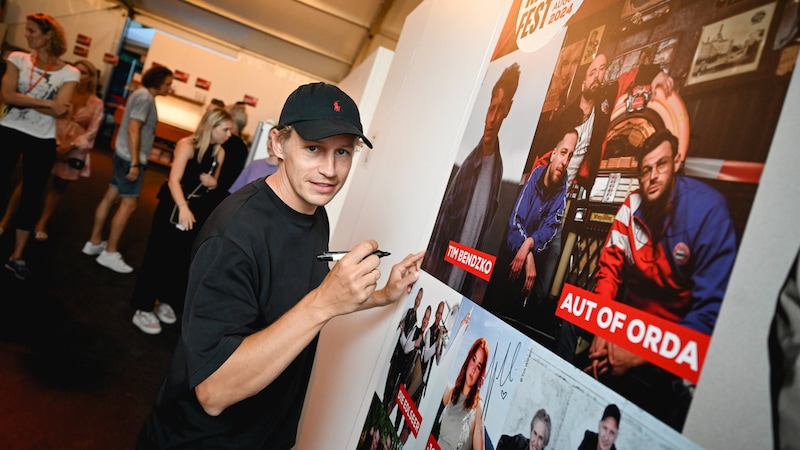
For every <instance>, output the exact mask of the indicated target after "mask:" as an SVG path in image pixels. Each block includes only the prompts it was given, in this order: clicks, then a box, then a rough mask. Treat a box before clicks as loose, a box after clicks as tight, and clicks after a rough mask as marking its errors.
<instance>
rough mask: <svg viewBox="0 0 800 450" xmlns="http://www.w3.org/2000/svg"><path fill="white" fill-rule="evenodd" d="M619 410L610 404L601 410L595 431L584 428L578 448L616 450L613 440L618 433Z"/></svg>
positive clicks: (579, 449) (615, 439)
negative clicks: (584, 431)
mask: <svg viewBox="0 0 800 450" xmlns="http://www.w3.org/2000/svg"><path fill="white" fill-rule="evenodd" d="M619 419H620V412H619V408H617V405H615V404H613V403H612V404H610V405H608V406H606V409H605V410H603V417H601V418H600V422H599V423H598V424H597V433H595V432H593V431H589V430H586V433H584V435H583V441H581V445H580V446H578V450H616V448H617V447H616V446H615V445H614V442H616V441H617V436H618V435H619Z"/></svg>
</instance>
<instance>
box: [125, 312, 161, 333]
mask: <svg viewBox="0 0 800 450" xmlns="http://www.w3.org/2000/svg"><path fill="white" fill-rule="evenodd" d="M132 322H133V324H134V325H136V327H137V328H139V329H140V330H142V332H144V333H147V334H158V333H161V323H160V322H159V321H158V319H157V318H156V315H155V314H153V313H151V312H147V311H140V310H138V309H137V310H136V313H135V314H134V315H133V320H132Z"/></svg>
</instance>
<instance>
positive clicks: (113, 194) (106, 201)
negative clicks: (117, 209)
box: [89, 185, 119, 245]
mask: <svg viewBox="0 0 800 450" xmlns="http://www.w3.org/2000/svg"><path fill="white" fill-rule="evenodd" d="M117 198H119V190H117V187H116V186H113V185H111V186H109V187H108V190H106V193H105V195H103V199H102V200H100V203H99V204H98V205H97V208H96V209H95V211H94V223H93V224H92V234H91V236H89V243H91V244H92V245H100V243H101V242H102V241H103V226H105V224H106V219H107V218H108V213H109V211H111V207H112V206H113V205H114V202H115V201H116V200H117Z"/></svg>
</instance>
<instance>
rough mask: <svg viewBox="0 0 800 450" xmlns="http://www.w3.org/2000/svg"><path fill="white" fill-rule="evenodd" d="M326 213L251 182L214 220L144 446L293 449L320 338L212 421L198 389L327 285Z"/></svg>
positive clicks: (200, 249) (197, 258)
mask: <svg viewBox="0 0 800 450" xmlns="http://www.w3.org/2000/svg"><path fill="white" fill-rule="evenodd" d="M328 234H329V225H328V217H327V214H326V213H325V210H324V208H318V209H317V211H316V213H315V214H314V215H305V214H301V213H298V212H296V211H294V210H293V209H291V208H289V207H288V206H287V205H286V204H285V203H283V202H282V201H281V200H280V199H279V198H278V197H277V195H275V193H274V192H273V191H272V189H271V188H270V187H269V186H267V184H266V183H264V182H261V183H250V184H248V185H247V186H245V187H243V188H242V189H239V190H238V191H236V192H235V193H234V194H232V195H231V196H229V197H228V198H227V199H226V200H225V201H224V202H223V203H222V204H221V205H220V206H219V207H218V208H217V209H216V210H215V211H214V213H213V214H212V215H211V217H209V219H208V221H207V222H206V224H205V226H204V227H203V229H202V230H201V231H200V234H199V236H198V238H197V240H196V241H195V245H194V249H193V258H192V266H191V269H190V271H189V287H188V289H187V294H186V306H185V312H184V317H183V322H182V326H183V332H182V334H181V340H180V341H179V343H178V347H177V349H176V352H175V355H174V358H173V361H172V366H171V368H170V371H169V374H168V376H167V379H166V380H165V382H164V384H163V385H162V387H161V389H160V391H159V394H158V398H157V400H156V405H155V408H154V410H153V412H152V413H151V414H150V417H149V418H148V420H147V422H146V424H145V427H144V429H143V430H142V432H141V433H140V436H139V443H138V444H139V448H150V447H155V448H183V447H190V448H215V449H218V448H237V449H250V448H270V449H272V448H290V447H291V446H293V445H294V441H295V437H296V434H297V423H298V421H299V419H300V411H301V409H302V406H303V400H304V397H305V392H306V388H307V386H308V379H309V377H310V374H311V366H312V364H313V361H314V352H315V350H316V345H317V339H316V338H315V339H314V340H313V341H312V343H311V344H309V346H308V347H306V349H305V350H303V351H302V352H301V353H300V355H298V356H297V358H296V359H295V360H294V361H293V362H292V363H291V364H290V365H289V366H288V367H287V368H286V370H284V371H283V373H281V375H279V376H278V377H277V378H276V379H275V381H273V382H272V384H270V385H269V386H267V387H266V388H265V389H264V390H262V391H261V392H260V393H258V394H256V395H255V396H253V397H250V398H248V399H245V400H243V401H241V402H239V403H237V404H235V405H232V406H230V407H229V408H227V409H226V410H225V411H223V412H222V414H220V415H219V416H217V417H211V416H209V415H208V414H206V413H205V412H204V411H203V409H202V407H201V406H200V404H199V403H198V401H197V398H196V396H195V393H194V388H195V387H196V386H197V385H198V384H199V383H200V382H202V381H203V380H205V379H206V378H207V377H208V376H209V375H211V374H212V373H213V372H214V371H216V370H217V369H218V368H219V367H220V366H221V365H222V364H223V363H224V362H225V361H226V360H227V359H228V357H229V356H230V355H231V354H232V353H233V352H234V351H235V350H236V349H237V348H238V346H239V344H240V343H241V342H242V340H243V339H244V338H245V337H246V336H249V335H251V334H253V333H255V332H257V331H259V330H262V329H264V328H266V327H268V326H269V325H271V324H272V323H273V322H275V321H276V320H277V319H278V318H279V317H281V316H282V315H283V314H284V313H285V312H286V311H288V310H289V309H290V308H292V307H293V306H294V305H295V304H297V302H298V301H299V300H300V299H301V298H303V297H304V296H305V295H306V294H307V293H308V292H309V291H311V290H312V289H314V288H316V287H317V286H319V284H320V283H321V282H322V279H323V278H324V277H325V275H326V274H327V273H328V265H327V264H326V263H323V262H319V261H317V260H316V258H315V256H316V255H317V254H319V253H321V252H323V251H326V250H327V248H328Z"/></svg>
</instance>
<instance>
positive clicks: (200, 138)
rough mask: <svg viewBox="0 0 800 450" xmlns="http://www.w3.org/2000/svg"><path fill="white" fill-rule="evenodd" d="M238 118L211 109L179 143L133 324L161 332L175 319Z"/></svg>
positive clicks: (156, 219)
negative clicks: (211, 193)
mask: <svg viewBox="0 0 800 450" xmlns="http://www.w3.org/2000/svg"><path fill="white" fill-rule="evenodd" d="M233 126H234V125H233V119H232V118H231V115H230V114H229V113H228V112H227V111H225V110H224V109H215V110H211V111H208V112H206V113H205V114H204V115H203V118H202V119H201V120H200V125H199V126H198V127H197V131H195V132H194V134H193V135H192V136H189V137H185V138H183V139H181V140H180V141H178V143H177V145H176V146H175V152H174V159H173V161H172V167H171V168H170V171H169V177H168V178H167V180H166V181H165V182H164V185H163V186H162V187H161V190H160V191H159V193H158V200H159V202H158V206H157V207H156V211H155V214H153V224H152V226H151V228H150V238H149V239H148V241H147V249H146V250H145V255H144V260H143V261H142V267H141V269H140V270H139V277H138V279H137V281H136V287H135V288H134V291H133V296H132V297H131V299H130V304H131V306H132V307H133V308H134V309H135V310H136V312H135V313H134V315H133V319H132V321H133V324H134V325H136V326H137V327H138V328H139V329H140V330H141V331H142V332H144V333H147V334H158V333H160V332H161V323H160V322H163V323H167V324H171V323H175V321H176V320H177V318H176V316H175V311H174V310H173V309H172V307H171V306H170V305H169V303H168V302H172V303H173V304H175V303H176V302H177V303H178V304H181V303H182V301H183V297H184V295H185V294H186V282H187V278H188V274H189V261H190V252H191V247H192V243H193V242H194V238H195V237H196V236H197V232H198V231H199V230H200V227H201V226H202V224H203V223H204V222H205V219H206V218H207V216H208V214H210V212H211V211H210V209H209V208H207V207H205V206H204V205H203V203H204V202H205V201H210V200H209V196H208V195H206V194H207V193H208V191H209V190H212V189H215V188H216V187H217V180H218V177H219V172H220V167H221V166H222V164H223V162H224V160H225V149H223V148H222V145H221V144H222V143H224V142H225V141H227V140H228V138H229V137H230V136H231V129H232V128H233Z"/></svg>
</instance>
